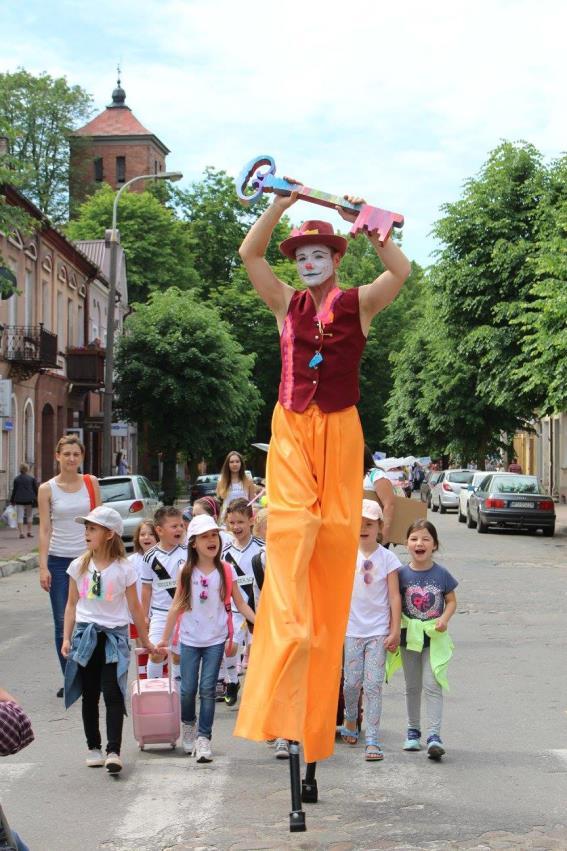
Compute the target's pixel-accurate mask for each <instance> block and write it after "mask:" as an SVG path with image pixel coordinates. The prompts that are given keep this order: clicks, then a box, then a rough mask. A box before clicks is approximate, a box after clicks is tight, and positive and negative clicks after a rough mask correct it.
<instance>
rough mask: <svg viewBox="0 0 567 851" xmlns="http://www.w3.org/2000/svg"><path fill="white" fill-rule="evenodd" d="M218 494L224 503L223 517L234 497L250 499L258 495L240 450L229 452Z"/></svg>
mask: <svg viewBox="0 0 567 851" xmlns="http://www.w3.org/2000/svg"><path fill="white" fill-rule="evenodd" d="M217 496H218V498H219V499H220V501H221V504H222V511H221V519H222V518H224V516H225V514H226V509H227V508H228V506H229V505H230V503H231V502H232V500H233V499H246V500H247V501H250V500H252V499H254V497H255V496H256V486H255V484H254V482H253V481H252V479H251V478H250V477H249V476H247V475H246V470H245V469H244V458H243V457H242V455H241V454H240V452H234V451H233V452H229V453H228V455H227V456H226V458H225V459H224V463H223V465H222V468H221V473H220V479H219V483H218V485H217Z"/></svg>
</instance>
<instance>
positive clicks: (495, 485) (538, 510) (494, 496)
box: [467, 473, 555, 538]
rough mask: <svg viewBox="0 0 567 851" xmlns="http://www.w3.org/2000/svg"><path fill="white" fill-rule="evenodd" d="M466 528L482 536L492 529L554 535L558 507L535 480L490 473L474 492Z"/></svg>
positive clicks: (515, 474) (517, 474) (534, 478)
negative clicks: (525, 530) (539, 532)
mask: <svg viewBox="0 0 567 851" xmlns="http://www.w3.org/2000/svg"><path fill="white" fill-rule="evenodd" d="M467 526H468V527H469V529H474V527H475V526H476V529H477V532H480V533H481V534H482V533H484V532H488V529H489V528H490V527H491V526H495V527H499V528H505V527H511V528H516V529H521V528H523V529H531V530H532V531H537V530H538V529H541V530H542V532H543V534H544V535H546V536H547V537H549V538H551V537H552V536H553V535H554V534H555V504H554V502H553V499H552V498H551V496H550V495H549V494H547V493H545V491H544V490H543V489H542V487H541V485H540V483H539V481H538V479H537V478H536V476H527V475H520V474H519V473H489V474H488V475H487V476H485V478H484V479H483V480H482V482H481V483H480V484H479V485H478V487H477V489H476V490H475V491H473V493H472V494H471V497H470V499H469V504H468V506H467Z"/></svg>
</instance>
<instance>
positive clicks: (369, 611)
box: [340, 499, 402, 762]
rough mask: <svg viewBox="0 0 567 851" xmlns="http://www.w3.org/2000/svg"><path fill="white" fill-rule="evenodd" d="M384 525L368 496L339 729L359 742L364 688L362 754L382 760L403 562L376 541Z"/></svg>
mask: <svg viewBox="0 0 567 851" xmlns="http://www.w3.org/2000/svg"><path fill="white" fill-rule="evenodd" d="M382 525H383V516H382V509H381V508H380V506H379V505H378V503H377V502H374V501H373V500H370V499H364V500H363V501H362V525H361V528H360V543H359V548H358V556H357V560H356V571H355V574H354V585H353V590H352V598H351V605H350V615H349V621H348V626H347V631H346V640H345V658H344V699H345V721H344V726H342V727H341V730H340V731H341V736H342V739H343V741H344V742H346V743H347V744H349V745H355V744H356V743H357V741H358V735H359V734H358V730H357V726H356V722H357V717H358V701H359V698H360V690H361V688H364V696H365V699H366V708H365V714H364V721H365V739H366V748H365V753H364V756H365V759H366V760H367V761H368V762H377V761H379V760H381V759H384V754H383V752H382V749H381V747H380V741H379V728H380V715H381V713H382V684H383V682H384V666H385V663H386V651H387V650H390V651H392V652H393V651H395V650H396V648H397V647H398V644H399V643H400V619H401V608H402V603H401V597H400V589H399V583H398V573H397V571H398V569H399V568H400V567H401V562H400V561H399V559H398V558H397V557H396V556H395V555H394V553H391V552H389V551H388V550H387V549H386V548H385V547H382V546H381V545H380V544H378V543H377V540H378V536H379V535H380V533H381V529H382Z"/></svg>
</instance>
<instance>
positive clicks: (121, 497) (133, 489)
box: [99, 476, 162, 543]
mask: <svg viewBox="0 0 567 851" xmlns="http://www.w3.org/2000/svg"><path fill="white" fill-rule="evenodd" d="M99 485H100V495H101V499H102V502H103V505H108V506H109V507H110V508H114V509H116V511H118V513H119V514H120V516H121V517H122V520H123V521H124V534H123V535H122V539H123V540H124V542H125V543H129V542H131V541H132V539H133V537H134V532H135V531H136V527H137V526H138V524H139V523H140V522H141V521H142V520H151V519H152V518H153V516H154V513H155V511H156V509H157V508H159V507H160V506H161V504H162V502H161V496H160V494H158V492H157V491H156V489H155V488H154V486H153V485H152V483H151V482H150V481H148V479H146V477H145V476H106V478H104V479H99Z"/></svg>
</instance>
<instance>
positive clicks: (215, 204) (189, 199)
mask: <svg viewBox="0 0 567 851" xmlns="http://www.w3.org/2000/svg"><path fill="white" fill-rule="evenodd" d="M173 196H174V197H175V199H176V204H177V206H178V208H179V212H180V216H181V217H182V218H183V219H184V220H185V221H187V222H188V227H189V233H190V235H191V245H192V249H193V253H194V258H195V259H194V262H195V268H196V270H197V272H198V274H199V277H200V279H201V289H202V292H203V294H204V295H208V294H209V293H210V292H211V291H212V290H214V289H215V288H216V287H218V286H224V285H226V284H228V283H229V282H230V281H231V280H232V276H233V274H234V272H235V271H236V270H237V269H238V268H239V267H240V266H241V261H240V257H239V256H238V249H239V247H240V244H241V242H242V240H243V239H244V237H245V236H246V234H247V233H248V231H249V230H250V228H251V226H252V225H253V223H254V222H255V221H256V219H257V218H258V216H259V215H261V213H262V212H263V211H264V210H265V209H266V207H267V206H268V204H269V203H270V202H269V199H268V198H267V197H264V198H261V199H260V200H259V201H258V202H257V203H256V204H254V206H252V207H244V206H243V205H242V204H241V203H240V201H239V200H238V197H237V195H236V190H235V186H234V180H233V179H232V178H231V177H230V176H229V175H228V174H227V173H226V172H224V171H216V170H215V169H213V168H211V167H209V168H206V169H205V173H204V177H203V179H202V180H200V181H197V182H196V183H194V184H193V185H192V187H191V189H189V190H179V189H177V188H175V189H174V190H173ZM289 229H290V226H289V220H288V219H287V218H285V217H284V219H282V221H281V222H279V223H278V225H277V226H276V228H275V230H274V235H273V237H272V240H271V243H270V247H269V249H268V252H267V258H268V261H269V262H270V263H275V262H277V261H278V260H279V259H281V255H280V254H279V251H278V247H277V246H278V244H279V242H281V241H282V240H283V239H285V237H286V236H287V234H288V232H289Z"/></svg>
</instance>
